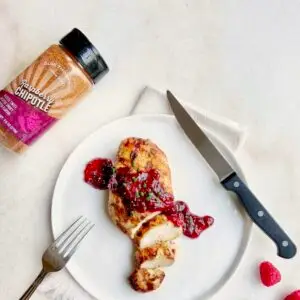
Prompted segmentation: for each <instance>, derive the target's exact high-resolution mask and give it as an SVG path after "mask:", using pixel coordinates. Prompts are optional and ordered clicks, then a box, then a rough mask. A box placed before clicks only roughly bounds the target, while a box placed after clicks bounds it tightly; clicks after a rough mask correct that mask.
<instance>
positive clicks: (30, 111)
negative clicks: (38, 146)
mask: <svg viewBox="0 0 300 300" xmlns="http://www.w3.org/2000/svg"><path fill="white" fill-rule="evenodd" d="M55 121H57V119H55V118H53V117H51V116H50V115H48V114H47V113H46V112H44V111H43V110H41V109H40V107H39V108H37V107H35V106H33V105H31V104H27V103H26V102H25V101H24V100H23V99H22V98H20V97H19V96H16V95H13V94H11V93H9V92H7V91H5V90H2V91H0V125H1V126H2V127H3V128H5V130H6V132H7V133H10V134H12V135H13V136H15V137H16V138H17V139H18V140H19V141H22V142H23V143H24V144H26V145H30V144H32V143H33V142H34V141H35V140H36V139H37V138H38V137H39V136H40V135H42V134H43V133H44V132H45V131H46V130H47V129H48V128H49V127H50V126H51V125H52V124H53V123H54V122H55Z"/></svg>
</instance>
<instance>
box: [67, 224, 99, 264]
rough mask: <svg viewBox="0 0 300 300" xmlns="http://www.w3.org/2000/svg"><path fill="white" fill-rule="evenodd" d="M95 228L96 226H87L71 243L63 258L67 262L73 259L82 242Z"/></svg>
mask: <svg viewBox="0 0 300 300" xmlns="http://www.w3.org/2000/svg"><path fill="white" fill-rule="evenodd" d="M94 226H95V224H89V225H86V226H85V227H84V228H83V229H82V230H81V231H80V232H79V233H78V235H77V236H76V237H75V238H74V239H73V240H72V241H71V242H70V243H69V245H68V246H67V247H66V248H65V249H64V252H63V253H62V256H63V258H64V260H65V261H66V262H67V261H68V260H69V259H70V258H71V257H72V255H73V254H74V253H75V251H76V250H77V248H78V246H79V244H80V243H81V242H82V240H83V239H84V238H85V237H86V235H87V234H88V233H89V232H90V231H91V230H92V228H93V227H94Z"/></svg>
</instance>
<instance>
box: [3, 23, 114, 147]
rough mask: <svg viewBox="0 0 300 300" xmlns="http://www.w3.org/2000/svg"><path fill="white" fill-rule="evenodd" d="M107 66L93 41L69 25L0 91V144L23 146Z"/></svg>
mask: <svg viewBox="0 0 300 300" xmlns="http://www.w3.org/2000/svg"><path fill="white" fill-rule="evenodd" d="M108 70H109V69H108V67H107V65H106V63H105V61H104V60H103V58H102V57H101V55H100V54H99V52H98V50H97V49H96V48H95V47H94V46H93V44H92V43H91V42H90V41H89V40H88V39H87V37H86V36H85V35H84V34H83V33H82V32H81V31H79V30H78V29H76V28H75V29H73V30H72V31H71V32H70V33H68V34H67V35H66V36H65V37H63V38H62V39H61V40H60V42H59V44H58V45H52V46H50V47H49V48H48V49H47V50H46V51H45V52H44V53H42V54H41V55H40V56H39V57H38V58H37V59H36V60H35V61H34V62H33V63H32V64H31V65H30V66H29V67H28V68H27V69H25V70H24V71H23V72H22V73H21V74H20V75H19V76H18V77H16V78H15V79H14V80H13V81H12V82H11V83H10V84H9V85H8V86H6V87H5V88H4V89H3V90H1V91H0V144H2V145H4V146H5V147H6V148H8V149H10V150H12V151H14V152H23V151H24V150H26V149H27V148H28V147H29V146H30V145H32V144H33V142H34V141H36V140H37V139H38V138H39V137H40V136H41V135H42V134H44V133H45V131H46V130H48V129H49V128H50V127H51V126H52V125H53V124H54V123H55V122H57V121H58V120H59V119H61V118H62V117H63V116H64V115H65V114H66V113H67V112H68V111H69V110H70V108H71V107H72V106H74V105H75V104H76V103H77V102H78V101H79V100H80V99H81V97H82V96H83V95H84V94H86V93H87V92H88V91H89V90H91V89H92V87H93V85H94V84H95V83H96V82H98V80H99V79H100V78H101V77H102V76H103V75H104V74H106V73H107V72H108Z"/></svg>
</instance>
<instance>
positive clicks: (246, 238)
mask: <svg viewBox="0 0 300 300" xmlns="http://www.w3.org/2000/svg"><path fill="white" fill-rule="evenodd" d="M141 118H161V119H172V120H174V119H175V120H176V118H175V116H174V115H170V114H166V113H161V114H159V113H151V114H136V115H129V116H125V117H120V118H117V119H114V120H112V121H108V122H106V123H104V124H103V125H101V126H100V127H98V128H97V129H95V130H94V131H93V132H91V133H90V134H88V135H87V136H86V137H85V138H83V139H82V140H81V141H79V143H78V144H77V145H76V146H75V147H74V148H73V149H72V150H71V152H70V153H69V155H68V156H67V157H66V159H65V160H64V163H63V165H62V167H61V169H60V171H59V173H58V175H57V177H56V180H55V185H54V189H53V193H52V197H51V210H50V223H51V226H50V227H51V235H52V238H53V239H55V238H56V235H55V225H54V223H55V222H54V203H55V201H54V199H55V195H56V193H57V186H58V182H59V179H60V177H61V174H62V173H63V172H64V170H65V169H66V168H67V166H68V165H69V163H68V162H69V161H70V160H71V158H72V157H73V156H74V155H76V153H77V151H79V150H80V148H81V147H83V145H84V144H85V143H86V142H87V141H88V140H89V139H92V138H93V136H95V135H96V134H97V133H98V132H99V131H102V130H103V129H105V127H108V126H111V125H114V124H115V123H118V122H122V121H124V120H128V119H141ZM179 126H180V125H179ZM208 132H209V135H210V138H212V140H213V141H214V142H216V143H217V144H219V145H221V146H222V147H223V148H224V149H225V152H227V153H228V154H229V156H230V157H231V159H232V160H233V161H234V163H235V166H236V167H237V170H236V172H237V173H238V174H239V176H240V177H241V178H242V180H243V181H244V182H245V183H246V184H247V179H246V177H245V175H244V173H243V170H242V168H241V167H240V164H239V163H238V161H237V159H236V157H235V155H234V152H233V151H231V150H230V149H229V147H228V146H226V144H224V143H223V142H222V141H221V140H220V138H218V136H217V135H216V134H214V133H213V132H212V131H208ZM244 220H245V224H244V234H243V238H242V240H241V244H240V248H239V252H238V255H237V256H236V259H235V260H234V262H233V264H232V265H231V267H230V268H229V269H228V271H227V272H226V273H225V274H224V275H223V276H222V278H221V279H220V280H219V282H217V284H216V285H215V286H214V288H213V289H211V290H209V291H208V292H206V293H205V294H204V295H203V296H201V298H199V300H208V299H209V298H210V297H212V296H215V295H217V294H218V293H219V292H220V291H221V290H222V288H223V287H224V286H225V285H226V284H228V283H229V281H230V280H231V279H232V278H233V275H234V274H235V273H236V272H237V270H238V268H239V266H240V265H241V263H242V260H243V258H244V257H245V253H246V250H247V248H248V245H249V242H250V237H251V234H252V227H253V223H252V222H251V220H250V218H249V217H248V216H247V214H246V213H245V215H244ZM65 269H66V270H67V272H68V274H69V275H70V276H71V277H72V278H73V280H74V281H75V282H76V283H77V284H78V285H79V286H80V287H81V288H82V289H83V290H84V291H85V292H86V293H87V294H88V295H90V296H91V297H93V298H94V299H96V300H105V299H102V298H101V299H100V298H99V297H98V296H97V295H94V294H93V293H92V292H91V291H89V290H88V289H86V288H85V287H84V286H83V285H82V284H81V283H80V281H79V280H78V279H76V276H74V275H73V274H72V271H71V270H70V269H69V267H68V265H67V266H66V267H65Z"/></svg>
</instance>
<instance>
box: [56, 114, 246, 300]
mask: <svg viewBox="0 0 300 300" xmlns="http://www.w3.org/2000/svg"><path fill="white" fill-rule="evenodd" d="M128 136H136V137H142V138H150V139H152V140H153V141H154V142H155V143H156V144H157V145H158V146H159V147H160V148H161V149H162V150H163V151H164V152H165V153H166V155H167V157H168V160H169V164H170V167H171V172H172V181H173V187H174V192H175V197H176V199H179V200H180V199H181V200H184V201H186V202H187V203H188V204H189V206H190V208H191V210H192V211H193V212H194V213H196V214H199V215H205V214H209V215H212V216H213V217H214V218H215V224H214V226H213V227H212V228H210V229H209V230H207V231H205V232H204V233H203V234H202V236H201V237H200V238H198V239H196V240H191V239H188V238H186V237H182V238H180V241H179V246H180V251H179V254H178V256H177V260H176V262H175V264H174V265H173V266H172V267H169V268H167V269H166V278H165V280H164V282H163V284H162V286H161V287H160V288H159V289H158V290H157V291H155V292H152V293H148V294H140V293H137V292H135V291H133V290H132V289H131V287H130V286H129V285H128V283H127V277H128V275H129V274H130V272H131V271H132V267H133V265H132V263H133V262H132V254H133V247H132V243H131V241H130V240H129V238H128V237H127V236H126V235H124V234H123V233H122V232H121V231H120V230H119V229H118V228H117V227H116V226H114V225H113V223H112V222H111V220H110V219H109V217H108V214H107V192H101V191H98V190H95V189H93V188H91V187H90V186H89V185H87V184H85V183H84V181H83V170H84V167H85V165H86V163H87V162H88V161H89V160H91V159H93V158H95V157H108V158H114V157H115V155H116V151H117V148H118V146H119V143H120V141H121V140H122V139H123V138H126V137H128ZM215 143H216V144H217V145H218V147H219V149H220V151H222V152H223V154H224V155H226V156H227V158H228V159H229V161H230V162H231V163H232V164H233V165H234V166H235V168H236V170H238V172H239V173H240V174H241V172H240V169H239V167H238V165H237V163H236V160H235V159H234V157H233V155H232V154H231V153H230V152H229V151H228V149H226V148H225V147H224V146H223V145H222V144H221V143H220V142H218V141H217V140H215ZM80 215H84V216H86V217H88V218H89V219H90V220H92V221H93V222H94V223H95V225H96V226H95V227H94V229H93V230H92V231H91V232H90V233H89V235H88V237H87V238H86V239H85V240H84V242H83V243H82V245H81V246H80V248H79V250H78V251H77V253H76V254H75V256H74V257H73V258H72V259H71V261H70V262H69V264H68V266H67V268H68V270H69V272H70V273H71V275H72V276H73V277H74V278H75V280H76V281H77V282H78V283H79V284H80V285H81V286H82V287H83V288H84V289H85V290H86V291H88V292H89V293H90V294H91V295H93V296H94V297H95V298H97V299H100V300H150V299H151V300H152V299H153V297H155V300H166V299H176V300H200V299H201V300H203V299H206V298H207V297H209V296H211V295H212V294H214V293H216V292H217V291H218V290H219V289H220V288H221V287H222V286H223V285H224V284H225V283H226V281H227V280H228V279H229V278H230V277H231V275H232V274H233V272H234V270H235V269H236V268H237V266H238V264H239V262H240V259H241V257H242V255H243V253H244V251H245V248H246V246H247V241H248V239H249V234H250V230H251V223H250V221H249V219H248V218H247V217H246V216H245V214H244V212H243V210H242V209H241V208H240V207H239V205H238V201H237V199H236V198H234V197H233V196H231V195H230V194H229V193H227V192H226V191H225V189H224V188H223V187H222V186H221V185H220V184H219V182H218V179H217V177H216V175H215V174H214V173H213V172H212V171H211V169H210V168H209V167H208V165H207V164H206V162H205V161H204V159H203V158H202V156H201V155H200V154H199V153H198V152H197V150H196V149H195V148H194V147H193V145H192V144H191V142H190V141H189V140H188V138H187V137H186V136H185V135H184V133H183V131H182V129H181V128H180V126H179V125H178V124H177V122H176V120H175V119H174V117H171V116H165V115H146V116H145V115H143V116H131V117H127V118H124V119H120V120H117V121H115V122H113V123H110V124H108V125H106V126H104V127H102V128H100V129H99V130H98V131H96V132H95V133H94V134H92V135H91V136H90V137H88V138H87V139H86V140H84V141H83V142H82V143H81V145H79V146H78V147H77V148H76V150H75V151H74V152H73V153H72V154H71V156H70V157H69V159H68V160H67V162H66V164H65V166H64V167H63V169H62V171H61V173H60V175H59V178H58V181H57V184H56V188H55V191H54V196H53V202H52V229H53V234H54V237H57V236H58V235H59V234H60V233H61V232H62V231H63V230H64V229H65V228H66V227H67V226H69V225H70V224H71V223H72V222H73V221H74V219H76V218H77V217H78V216H80Z"/></svg>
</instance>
